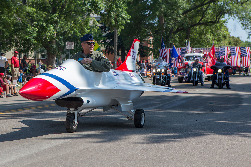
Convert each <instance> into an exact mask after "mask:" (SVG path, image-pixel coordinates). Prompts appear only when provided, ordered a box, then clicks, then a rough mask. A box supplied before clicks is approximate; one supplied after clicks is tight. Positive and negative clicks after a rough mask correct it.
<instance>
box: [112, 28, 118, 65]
mask: <svg viewBox="0 0 251 167" xmlns="http://www.w3.org/2000/svg"><path fill="white" fill-rule="evenodd" d="M117 50H118V30H117V29H116V28H114V64H113V67H114V69H116V68H117Z"/></svg>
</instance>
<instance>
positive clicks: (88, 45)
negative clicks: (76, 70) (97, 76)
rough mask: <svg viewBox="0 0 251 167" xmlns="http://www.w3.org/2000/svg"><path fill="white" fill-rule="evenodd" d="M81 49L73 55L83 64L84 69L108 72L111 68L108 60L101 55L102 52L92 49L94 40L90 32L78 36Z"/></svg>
mask: <svg viewBox="0 0 251 167" xmlns="http://www.w3.org/2000/svg"><path fill="white" fill-rule="evenodd" d="M80 41H81V46H82V48H83V50H82V51H80V52H78V53H77V54H75V55H74V56H73V59H75V60H77V61H78V62H79V63H80V64H82V65H83V66H84V68H85V69H87V70H90V71H94V72H108V71H110V69H111V64H110V62H109V60H108V59H107V58H106V57H105V56H104V55H103V53H102V52H99V51H94V50H93V49H94V45H95V42H94V40H93V36H92V35H91V34H86V35H84V36H83V37H81V38H80Z"/></svg>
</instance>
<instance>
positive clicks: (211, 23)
mask: <svg viewBox="0 0 251 167" xmlns="http://www.w3.org/2000/svg"><path fill="white" fill-rule="evenodd" d="M250 4H251V2H250V1H246V0H239V1H228V0H205V1H201V0H193V1H191V0H188V1H179V0H151V1H147V2H145V1H140V0H138V1H134V3H133V5H132V7H128V13H130V14H131V18H132V19H131V21H130V23H131V24H133V25H130V27H128V30H127V31H128V32H127V33H126V34H127V36H128V35H129V33H130V30H131V29H130V28H131V27H133V28H134V27H137V25H140V26H138V28H139V31H138V32H139V34H143V31H144V32H147V33H148V34H150V33H151V36H152V37H153V39H154V40H153V52H154V55H159V48H160V43H161V37H163V39H164V42H165V44H166V46H167V47H171V46H172V44H173V43H175V44H176V46H182V45H183V46H184V41H185V40H186V39H187V40H190V41H191V43H192V44H195V45H196V46H199V45H200V43H199V42H203V44H208V43H210V45H212V43H213V41H214V42H215V43H217V44H219V45H221V41H222V40H223V39H225V38H226V37H227V35H228V32H227V30H226V28H225V26H224V22H225V21H224V17H225V15H226V14H228V15H229V16H236V17H237V18H239V19H240V20H241V19H242V20H241V21H242V22H243V23H246V24H245V25H246V28H248V25H250V22H248V19H246V18H249V20H250V13H251V12H250V6H251V5H250ZM245 7H246V8H245ZM135 11H138V12H135ZM243 14H244V15H245V17H242V15H243ZM133 15H134V16H133ZM138 18H140V21H139V20H138ZM144 25H147V31H145V30H144ZM125 31H126V29H125ZM131 32H132V31H131ZM125 36H126V35H125ZM198 38H199V39H198ZM203 39H205V40H203ZM206 40H208V41H206Z"/></svg>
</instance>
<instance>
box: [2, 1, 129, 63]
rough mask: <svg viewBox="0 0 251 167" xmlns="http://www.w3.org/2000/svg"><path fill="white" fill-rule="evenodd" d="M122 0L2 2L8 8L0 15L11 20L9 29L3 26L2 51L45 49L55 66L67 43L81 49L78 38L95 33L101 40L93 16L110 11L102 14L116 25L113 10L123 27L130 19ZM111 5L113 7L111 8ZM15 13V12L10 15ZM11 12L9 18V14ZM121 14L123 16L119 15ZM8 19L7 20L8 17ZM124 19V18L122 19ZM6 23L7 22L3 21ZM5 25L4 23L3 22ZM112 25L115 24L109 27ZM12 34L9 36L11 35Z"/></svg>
mask: <svg viewBox="0 0 251 167" xmlns="http://www.w3.org/2000/svg"><path fill="white" fill-rule="evenodd" d="M123 2H124V1H122V0H120V1H116V4H118V5H115V6H112V4H113V3H114V2H113V1H109V0H107V1H105V2H104V1H102V0H85V1H82V0H68V1H62V0H42V1H37V0H29V1H26V0H11V1H7V2H4V3H3V2H1V3H3V4H4V5H6V8H5V10H6V9H8V10H7V11H5V10H1V13H0V15H3V16H5V17H6V20H10V21H11V22H9V24H10V25H9V26H8V27H9V28H10V30H9V29H7V28H8V27H6V28H3V27H4V26H2V28H1V30H2V33H1V32H0V33H1V34H2V37H3V38H1V40H2V41H1V44H2V47H3V48H6V50H9V49H10V48H12V47H13V46H14V47H15V48H17V49H18V50H20V51H22V52H28V51H34V50H37V49H40V48H44V49H45V50H46V51H47V56H48V64H49V65H54V63H55V57H56V56H57V55H59V54H62V53H63V52H65V49H64V48H65V42H67V41H71V42H75V43H76V45H77V46H78V47H77V48H80V42H79V39H80V37H81V36H82V35H83V34H86V33H92V34H93V35H94V36H97V37H100V33H101V31H100V30H99V27H98V22H97V21H96V20H95V18H94V17H92V16H91V15H92V14H100V11H104V10H105V9H106V10H108V9H109V10H111V11H110V12H108V13H106V14H102V15H103V17H104V18H106V20H107V19H109V21H108V20H107V22H110V23H113V22H114V20H115V18H114V17H113V18H110V17H109V16H110V15H111V13H112V10H113V9H116V8H119V9H116V11H118V12H117V13H119V14H118V15H116V16H118V17H117V18H116V27H118V28H123V25H124V23H125V21H126V19H127V17H129V16H126V15H124V14H125V12H123V10H124V8H121V6H123ZM111 6H112V7H111ZM10 11H12V12H10ZM9 12H10V14H9V16H8V15H7V14H8V13H9ZM120 14H121V15H120ZM7 16H8V17H7ZM122 16H125V19H123V17H122ZM2 21H4V20H2ZM2 23H3V25H4V22H2ZM110 25H113V24H110ZM8 33H10V34H8ZM8 39H11V41H10V42H9V44H8V46H9V47H6V46H3V44H4V42H5V41H7V40H8Z"/></svg>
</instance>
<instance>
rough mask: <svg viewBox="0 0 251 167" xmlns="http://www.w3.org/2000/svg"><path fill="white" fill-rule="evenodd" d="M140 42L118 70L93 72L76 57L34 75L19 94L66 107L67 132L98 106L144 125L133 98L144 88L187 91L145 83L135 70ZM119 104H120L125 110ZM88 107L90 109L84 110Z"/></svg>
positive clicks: (139, 110)
mask: <svg viewBox="0 0 251 167" xmlns="http://www.w3.org/2000/svg"><path fill="white" fill-rule="evenodd" d="M139 43H140V41H139V40H137V39H135V40H134V41H133V44H132V46H131V49H130V51H129V52H128V55H127V57H126V60H125V62H123V63H122V64H121V66H119V67H118V68H117V69H116V70H114V69H111V70H110V71H109V72H93V71H89V70H87V69H85V68H84V67H83V66H82V65H81V64H80V63H79V62H77V61H76V60H73V59H68V60H66V61H65V62H64V63H63V64H62V65H60V66H58V67H56V68H55V69H52V70H50V71H48V72H45V73H42V74H40V75H38V76H36V77H34V78H32V79H31V80H30V81H29V82H27V83H26V84H25V85H24V86H23V87H22V89H21V90H20V91H19V93H20V95H21V96H23V97H24V98H26V99H29V100H34V101H44V100H55V103H56V104H57V105H58V106H61V107H66V108H67V114H66V122H65V126H66V131H67V132H75V131H76V129H77V125H78V117H79V116H84V115H85V114H87V113H88V112H90V111H92V110H94V109H95V108H97V107H103V111H107V110H109V109H110V108H113V109H115V110H117V111H118V112H120V113H122V114H123V115H124V116H126V118H127V119H130V120H134V125H135V127H137V128H142V127H143V126H144V123H145V113H144V110H143V109H136V110H134V107H133V103H132V100H134V99H135V98H138V97H140V96H141V95H142V94H143V93H144V91H157V92H176V93H187V92H182V91H178V90H175V89H173V88H169V87H161V86H154V85H151V84H146V83H144V81H143V79H142V77H141V76H139V75H138V74H137V73H136V72H135V68H136V65H135V64H136V56H137V53H138V48H139ZM115 106H120V108H121V111H119V110H118V109H117V108H115ZM84 109H90V110H89V111H87V112H83V110H84ZM123 112H128V113H127V114H124V113H123Z"/></svg>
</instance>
